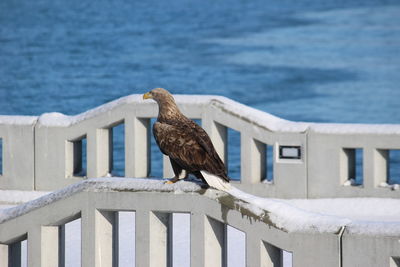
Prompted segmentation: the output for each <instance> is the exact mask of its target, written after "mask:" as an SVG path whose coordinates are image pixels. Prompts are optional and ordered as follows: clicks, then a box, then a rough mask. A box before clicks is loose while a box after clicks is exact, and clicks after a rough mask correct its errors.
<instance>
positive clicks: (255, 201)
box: [0, 178, 400, 236]
mask: <svg viewBox="0 0 400 267" xmlns="http://www.w3.org/2000/svg"><path fill="white" fill-rule="evenodd" d="M79 192H95V193H104V192H148V193H173V194H174V195H176V194H196V195H201V196H203V197H206V198H208V199H212V200H214V201H217V202H219V203H220V204H221V205H223V206H225V207H226V208H228V209H234V210H237V211H239V212H241V213H242V215H243V216H249V217H252V218H253V219H255V220H259V221H263V222H264V223H266V224H268V225H272V226H274V227H275V228H278V229H281V230H283V231H285V232H292V233H333V234H336V233H338V232H339V231H340V230H341V229H342V228H343V227H346V229H347V231H348V232H349V233H354V234H363V235H374V236H400V222H399V221H396V220H392V221H389V222H388V221H386V222H384V221H379V218H378V219H377V220H376V221H372V222H371V221H366V220H365V221H364V220H354V219H351V218H346V217H340V216H331V215H327V214H322V213H316V212H310V211H306V210H303V209H301V208H298V207H296V206H294V205H291V204H290V203H289V202H287V201H285V200H280V199H270V198H258V197H255V196H252V195H249V194H246V193H244V192H241V191H239V190H236V189H233V191H232V192H231V193H232V194H227V193H224V192H221V191H217V190H213V189H208V190H204V189H202V188H201V187H200V185H198V184H197V183H195V182H184V181H182V182H179V183H176V184H173V185H169V184H165V183H164V181H163V180H153V179H139V178H135V179H132V178H125V179H121V178H94V179H88V180H85V181H82V182H79V183H76V184H73V185H70V186H68V187H66V188H63V189H61V190H58V191H55V192H53V193H49V194H48V195H45V196H43V197H40V198H38V199H35V200H32V201H30V202H27V203H25V204H22V205H19V206H17V207H14V208H9V209H5V210H2V211H1V213H0V223H4V222H6V221H9V220H11V219H13V218H16V217H18V216H21V215H24V214H26V213H28V212H30V211H32V210H35V209H38V208H41V207H44V206H46V205H49V204H51V203H53V202H56V201H60V200H62V199H65V198H68V197H71V196H73V195H75V194H77V193H79ZM358 200H359V201H362V199H358ZM313 201H317V200H313ZM381 201H384V200H381ZM388 201H397V204H399V203H400V200H394V199H390V200H389V199H388ZM382 204H384V203H382ZM395 204H396V203H395ZM190 209H191V207H187V211H190ZM171 210H173V207H171ZM228 223H229V222H228Z"/></svg>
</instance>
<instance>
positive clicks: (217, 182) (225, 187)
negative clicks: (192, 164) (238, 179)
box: [200, 171, 232, 192]
mask: <svg viewBox="0 0 400 267" xmlns="http://www.w3.org/2000/svg"><path fill="white" fill-rule="evenodd" d="M200 172H201V174H202V175H203V178H204V180H206V182H207V184H208V185H209V186H211V187H214V188H215V189H218V190H221V191H225V192H228V191H229V190H231V188H232V186H231V184H230V183H229V182H227V181H225V180H224V179H223V178H221V177H218V176H216V175H214V174H211V173H209V172H207V171H200Z"/></svg>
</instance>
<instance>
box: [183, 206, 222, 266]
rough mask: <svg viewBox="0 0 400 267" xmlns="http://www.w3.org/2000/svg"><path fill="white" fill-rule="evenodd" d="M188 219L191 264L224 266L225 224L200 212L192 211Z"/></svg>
mask: <svg viewBox="0 0 400 267" xmlns="http://www.w3.org/2000/svg"><path fill="white" fill-rule="evenodd" d="M190 219H191V223H190V234H191V241H190V242H191V243H190V258H191V260H190V261H191V262H190V263H191V266H192V267H200V266H210V267H214V266H215V267H221V266H226V229H225V225H224V224H223V223H221V222H219V221H217V220H214V219H212V218H209V217H208V216H206V215H204V214H201V213H192V216H191V218H190Z"/></svg>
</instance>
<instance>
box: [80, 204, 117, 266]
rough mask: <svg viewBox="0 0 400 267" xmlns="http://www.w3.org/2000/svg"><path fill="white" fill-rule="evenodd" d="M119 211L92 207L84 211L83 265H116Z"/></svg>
mask: <svg viewBox="0 0 400 267" xmlns="http://www.w3.org/2000/svg"><path fill="white" fill-rule="evenodd" d="M117 217H118V216H117V212H112V211H99V210H97V209H95V208H94V207H92V208H91V209H90V208H88V209H87V210H86V211H84V212H82V267H89V266H96V267H116V266H117V263H118V260H117V259H116V258H118V245H117V243H118V239H117V237H116V236H117V233H118V232H117V231H118V220H117Z"/></svg>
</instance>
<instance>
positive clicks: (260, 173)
mask: <svg viewBox="0 0 400 267" xmlns="http://www.w3.org/2000/svg"><path fill="white" fill-rule="evenodd" d="M240 138H241V140H240V144H241V150H240V151H241V155H240V159H241V163H240V164H241V166H240V169H241V175H240V176H241V182H242V183H247V184H256V183H259V182H260V181H261V179H262V178H263V177H265V171H266V166H265V145H264V144H263V143H261V142H259V141H257V140H255V139H253V138H252V137H251V136H250V135H249V134H247V133H246V132H242V133H241V135H240Z"/></svg>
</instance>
